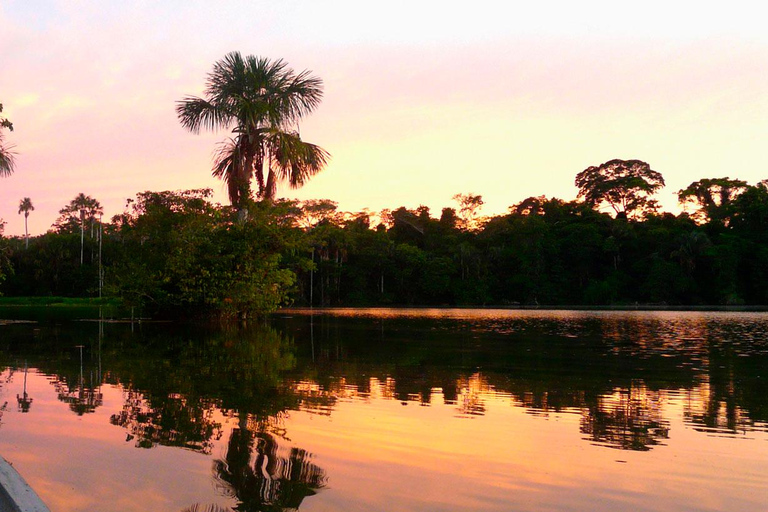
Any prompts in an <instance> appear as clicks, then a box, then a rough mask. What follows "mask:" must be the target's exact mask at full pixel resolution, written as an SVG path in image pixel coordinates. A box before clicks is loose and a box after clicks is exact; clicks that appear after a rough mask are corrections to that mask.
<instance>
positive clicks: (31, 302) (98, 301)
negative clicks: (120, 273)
mask: <svg viewBox="0 0 768 512" xmlns="http://www.w3.org/2000/svg"><path fill="white" fill-rule="evenodd" d="M120 305H121V302H120V299H115V298H95V297H87V298H80V297H0V306H66V307H93V306H113V307H119V306H120Z"/></svg>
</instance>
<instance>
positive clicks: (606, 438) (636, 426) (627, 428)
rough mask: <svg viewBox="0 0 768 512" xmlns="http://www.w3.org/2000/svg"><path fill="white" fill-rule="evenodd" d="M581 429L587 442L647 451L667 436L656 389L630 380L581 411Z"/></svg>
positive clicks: (667, 426)
mask: <svg viewBox="0 0 768 512" xmlns="http://www.w3.org/2000/svg"><path fill="white" fill-rule="evenodd" d="M581 432H582V433H583V434H587V435H588V436H589V437H588V439H590V440H591V441H594V442H597V443H600V444H603V445H606V446H609V447H611V448H619V449H622V450H643V451H645V450H649V449H650V447H652V446H655V445H658V444H661V443H662V442H663V440H664V439H667V438H668V437H669V422H668V421H667V420H665V419H664V418H663V417H662V414H661V399H660V393H659V392H658V391H650V390H648V389H647V388H646V387H645V385H644V384H642V383H639V382H634V383H632V385H631V386H630V387H629V388H628V389H619V390H617V391H615V392H614V393H612V394H608V395H603V396H601V397H600V398H599V400H598V404H597V407H590V408H585V409H583V410H582V418H581Z"/></svg>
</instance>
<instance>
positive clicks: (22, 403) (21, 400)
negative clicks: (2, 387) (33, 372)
mask: <svg viewBox="0 0 768 512" xmlns="http://www.w3.org/2000/svg"><path fill="white" fill-rule="evenodd" d="M28 373H29V367H28V366H27V363H26V362H25V363H24V387H23V388H22V392H21V395H18V394H17V395H16V402H17V403H18V405H19V411H21V412H29V408H30V407H32V397H30V396H29V394H28V393H27V374H28Z"/></svg>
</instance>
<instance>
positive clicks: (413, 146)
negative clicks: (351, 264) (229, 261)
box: [0, 0, 768, 235]
mask: <svg viewBox="0 0 768 512" xmlns="http://www.w3.org/2000/svg"><path fill="white" fill-rule="evenodd" d="M756 5H758V3H757V2H739V1H736V2H730V3H728V4H727V6H726V4H724V3H716V4H712V5H711V6H709V5H708V4H707V3H700V2H669V1H668V0H665V1H657V0H651V1H647V2H643V3H633V4H626V3H625V2H615V1H611V2H608V1H590V0H586V1H581V2H573V1H564V2H559V1H558V2H554V1H550V2H537V3H534V2H525V3H522V2H491V1H482V0H478V1H475V2H471V3H467V2H451V1H440V2H438V1H428V0H424V1H420V2H413V1H408V2H405V1H399V0H389V1H387V2H377V1H373V0H371V1H370V2H361V1H359V0H355V1H331V0H328V1H323V0H306V1H296V0H293V1H292V0H287V1H282V2H274V1H273V2H262V1H258V0H247V1H246V0H243V1H235V0H231V1H227V2H210V1H197V0H166V1H163V2H157V1H142V0H137V1H133V2H103V1H99V0H93V1H88V0H62V1H58V0H36V1H34V2H30V1H28V0H0V103H2V104H3V106H4V112H3V114H2V115H3V116H5V117H7V118H8V119H9V120H11V121H12V122H13V123H14V128H15V129H14V131H13V132H12V133H7V132H6V143H7V144H11V145H13V146H14V151H15V152H16V161H17V167H16V171H15V173H14V174H13V175H12V176H11V177H7V178H0V218H2V219H4V220H5V221H6V222H7V225H6V229H5V234H6V235H23V233H24V219H23V216H22V215H19V214H18V206H19V202H20V200H21V199H22V198H23V197H30V198H31V200H32V202H33V204H34V206H35V211H34V212H32V213H31V215H30V217H29V230H30V233H31V234H40V233H44V232H45V231H47V230H48V229H49V228H50V226H51V224H52V223H53V222H54V221H55V219H56V217H57V216H58V211H59V210H60V209H61V208H62V207H63V206H64V205H66V204H67V203H68V202H69V201H70V200H72V199H73V198H74V197H75V196H76V195H77V194H78V193H80V192H83V193H85V194H87V195H90V196H92V197H95V198H96V199H98V200H99V201H100V202H101V203H102V205H103V206H104V210H105V216H106V217H111V216H112V215H115V214H117V213H121V212H122V211H123V209H124V206H125V201H126V199H128V198H130V197H134V196H135V194H136V193H138V192H142V191H146V190H152V191H160V190H179V189H190V188H203V187H210V188H212V189H213V190H214V192H215V196H214V197H215V200H216V201H219V202H221V203H227V202H228V201H227V197H226V191H225V188H224V186H223V185H222V183H221V182H219V181H217V180H216V179H214V178H213V177H211V164H212V157H213V152H214V150H215V148H216V144H217V142H218V141H220V140H223V139H224V138H225V137H226V136H227V135H228V133H227V132H225V131H222V132H217V133H201V134H197V135H196V134H192V133H190V132H188V131H185V130H184V129H183V128H182V127H181V125H180V124H179V122H178V119H177V118H176V113H175V105H176V102H177V101H179V100H181V99H182V98H184V97H185V96H188V95H198V96H199V95H202V92H203V88H204V85H205V79H206V75H207V73H208V72H210V70H211V68H212V66H213V64H214V63H215V62H216V61H217V60H218V59H221V58H222V57H223V56H224V55H226V54H227V53H228V52H230V51H240V52H241V53H243V54H245V55H249V54H252V55H259V56H264V57H268V58H271V59H278V58H282V59H285V60H286V61H287V62H288V64H289V65H290V66H291V67H293V69H295V70H297V71H300V70H304V69H308V70H311V71H312V72H313V73H314V74H315V75H317V76H319V77H320V78H322V79H323V81H324V91H325V96H324V99H323V102H322V103H321V105H320V106H319V107H318V108H317V109H316V111H315V112H313V113H312V114H311V115H310V116H308V117H307V118H305V119H304V120H303V122H302V124H301V135H302V138H303V139H304V140H306V141H308V142H312V143H314V144H318V145H320V146H322V147H323V148H325V149H326V150H327V151H329V152H330V153H331V155H332V159H331V162H330V164H329V165H328V166H327V168H326V169H325V170H324V171H323V172H322V173H321V174H319V175H317V176H316V177H314V178H313V179H312V180H311V181H310V182H309V183H308V184H307V185H305V186H304V187H303V188H302V189H299V190H291V189H288V188H287V187H282V188H279V189H278V195H279V196H282V197H289V198H294V197H295V198H299V199H312V198H314V199H319V198H328V199H332V200H335V201H337V202H338V203H339V208H340V209H341V210H345V211H358V210H361V209H363V208H369V209H370V210H371V211H378V210H381V209H383V208H390V209H395V208H397V207H399V206H406V207H408V208H416V207H418V206H419V205H426V206H429V207H430V208H431V209H432V214H433V215H434V216H439V214H440V210H441V209H442V208H443V207H446V206H455V204H456V203H455V202H454V201H453V200H452V197H453V196H454V195H455V194H458V193H473V194H479V195H481V196H482V197H483V199H484V201H485V206H484V209H483V213H484V214H486V215H492V214H499V213H504V212H505V211H506V210H507V208H508V207H509V206H511V205H513V204H515V203H518V202H520V201H522V200H523V199H525V198H526V197H529V196H538V195H542V194H543V195H546V196H548V197H553V196H554V197H560V198H562V199H565V200H572V199H574V198H575V197H576V194H577V189H576V187H575V186H574V184H573V182H574V178H575V176H576V174H577V173H579V172H580V171H582V170H584V169H585V168H587V167H589V166H592V165H599V164H600V163H602V162H605V161H608V160H611V159H614V158H621V159H641V160H644V161H646V162H648V163H649V164H650V165H651V167H652V168H653V169H654V170H656V171H658V172H660V173H661V174H662V175H663V176H664V178H665V180H666V183H667V185H666V187H665V188H664V189H663V191H662V192H661V193H660V194H659V195H658V198H659V199H660V201H661V203H662V205H663V207H664V208H665V209H667V210H669V211H679V210H678V207H677V201H676V192H677V191H678V190H680V189H681V188H685V187H686V186H687V185H688V184H690V183H691V182H693V181H695V180H698V179H701V178H713V177H724V176H728V177H731V178H739V179H743V180H746V181H748V182H749V183H753V184H754V183H756V182H757V181H760V180H762V179H766V178H768V147H767V146H766V136H767V135H768V31H766V30H765V27H764V20H765V19H766V12H765V11H766V10H767V9H768V8H763V7H759V6H758V7H756Z"/></svg>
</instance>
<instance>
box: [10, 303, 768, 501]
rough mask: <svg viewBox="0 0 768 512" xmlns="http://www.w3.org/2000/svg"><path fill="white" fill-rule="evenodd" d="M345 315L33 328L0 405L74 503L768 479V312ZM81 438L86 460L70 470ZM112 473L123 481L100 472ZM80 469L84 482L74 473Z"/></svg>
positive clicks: (764, 484) (557, 490)
mask: <svg viewBox="0 0 768 512" xmlns="http://www.w3.org/2000/svg"><path fill="white" fill-rule="evenodd" d="M481 317H482V315H481ZM345 318H346V320H345V321H344V322H339V321H337V320H335V319H317V318H316V317H314V318H313V317H309V318H305V317H297V318H292V319H286V321H283V322H280V321H276V322H275V323H274V325H273V326H271V327H267V326H259V327H257V328H255V329H250V330H247V329H243V330H239V329H234V330H226V331H221V332H219V331H217V332H213V333H204V334H203V335H200V334H199V333H195V334H190V333H189V332H187V331H181V332H165V331H161V330H158V331H157V332H152V331H151V330H150V328H146V329H147V330H146V331H145V332H142V333H139V334H138V335H137V334H136V333H132V332H130V331H128V330H126V329H122V330H121V329H120V326H109V327H108V328H107V329H106V333H105V334H102V332H101V331H99V335H98V336H96V337H93V338H88V337H87V336H90V334H86V335H83V333H82V331H78V332H77V333H73V334H72V341H73V343H71V344H70V348H67V347H63V348H62V346H61V344H60V340H61V339H62V337H64V336H65V334H66V333H63V331H62V328H61V327H56V331H55V334H56V336H49V335H48V333H47V332H46V330H45V328H44V327H43V328H40V330H39V334H38V335H37V338H38V339H39V340H40V341H39V342H38V344H37V345H34V344H29V343H28V342H27V341H25V343H24V344H21V343H20V344H19V347H12V348H13V349H14V350H16V351H17V352H13V353H12V352H10V351H9V352H8V354H6V355H8V357H6V358H5V359H4V360H10V359H11V356H12V357H13V358H15V360H17V361H21V362H23V361H24V360H27V359H28V360H29V361H30V364H29V371H28V372H25V371H24V367H25V365H23V364H21V363H16V364H8V365H7V369H6V371H5V373H4V374H3V375H2V380H1V381H0V394H3V393H4V394H5V395H7V396H9V397H14V396H15V397H17V401H18V397H22V398H23V399H24V400H28V401H29V404H32V403H33V401H34V406H22V403H21V402H18V403H19V408H18V411H17V410H16V408H13V407H12V408H10V410H9V409H8V408H7V402H6V404H5V405H4V406H3V407H2V408H0V414H2V416H0V449H4V450H7V451H9V452H10V453H11V454H12V455H14V457H16V458H17V460H19V461H20V465H21V467H23V468H24V470H25V472H27V473H28V474H29V479H30V480H31V481H32V482H33V485H35V486H36V487H38V486H39V487H40V488H41V489H43V492H48V496H52V497H53V498H52V499H54V500H56V502H55V504H56V507H55V508H56V509H57V510H64V511H67V510H72V511H75V510H93V509H97V508H98V507H96V508H94V503H95V502H97V501H95V500H96V497H99V499H106V497H108V496H111V498H110V499H113V500H116V499H117V498H116V497H115V496H116V494H115V493H116V492H119V493H122V494H123V495H124V496H134V497H135V496H137V495H139V494H140V495H141V496H142V497H143V498H144V500H145V501H144V502H141V503H142V505H141V506H139V505H136V506H135V507H133V506H132V505H129V504H127V503H126V502H127V501H131V500H128V499H127V498H126V500H124V501H125V502H124V501H120V505H119V506H118V505H115V507H114V509H115V510H143V509H147V508H152V507H148V506H147V504H148V503H154V504H155V505H154V508H155V509H165V510H171V509H173V510H189V511H192V510H197V511H202V510H208V511H216V512H220V511H222V510H223V511H229V510H238V511H250V510H270V511H283V510H298V509H299V508H301V509H302V510H305V509H306V510H315V509H316V510H337V509H360V510H362V509H370V510H385V509H387V507H390V506H391V507H393V508H395V509H398V510H437V509H441V510H509V509H518V510H537V509H547V508H549V509H563V508H568V507H571V508H573V509H576V510H579V509H582V510H583V509H585V508H584V507H587V506H589V508H590V509H594V510H615V509H617V507H618V508H622V507H624V508H625V509H643V508H649V501H647V500H651V501H654V502H656V501H659V502H662V501H663V502H664V503H667V505H665V506H664V507H661V508H660V509H663V510H676V509H679V508H680V507H681V506H684V505H685V503H687V502H688V501H686V500H689V501H690V500H694V501H693V502H695V503H696V506H697V507H698V508H703V509H712V510H720V509H724V508H723V507H722V506H720V505H719V504H718V502H717V499H719V498H715V497H713V496H710V495H708V494H706V493H704V494H702V493H699V494H698V495H696V496H690V495H686V494H685V493H686V492H689V491H687V490H686V489H689V488H692V487H697V488H704V487H705V488H707V489H710V488H711V489H713V492H716V493H718V496H722V497H723V499H725V497H727V498H728V499H729V500H731V501H732V503H731V504H733V503H740V502H739V500H747V502H746V504H744V503H742V505H745V506H742V507H741V508H740V509H742V510H758V509H759V508H756V507H755V506H754V505H755V504H756V503H760V502H761V501H763V500H768V491H765V490H766V489H768V478H766V477H765V476H763V475H765V474H766V472H765V471H762V470H761V468H763V469H764V468H765V466H764V461H765V460H766V457H768V451H767V450H766V448H765V447H766V446H768V443H766V442H765V441H768V421H767V420H768V387H767V386H766V383H765V379H764V377H763V373H764V368H766V367H768V366H767V365H766V363H768V358H767V356H766V354H768V352H766V350H765V347H766V345H768V329H766V326H768V318H762V317H757V318H751V319H750V318H738V317H737V319H736V321H729V320H728V319H724V318H723V317H717V316H715V317H711V316H707V315H689V316H685V315H682V316H679V317H672V318H669V317H667V316H664V315H655V314H651V315H648V316H642V317H633V316H631V315H630V316H626V315H624V316H621V315H608V316H607V317H606V318H601V317H599V316H595V315H592V314H587V315H581V316H579V315H575V314H572V313H569V314H563V315H559V314H558V315H553V316H551V317H548V316H546V315H544V314H541V313H537V314H536V315H527V316H525V317H524V318H521V319H518V320H519V321H518V320H515V319H513V318H506V317H503V316H502V317H486V318H485V319H486V320H487V321H488V322H490V323H491V324H493V325H495V327H494V328H493V329H489V328H488V326H487V325H486V324H484V323H483V321H482V318H480V319H478V318H469V319H468V320H466V321H465V320H463V319H462V320H461V321H459V322H458V323H457V322H455V321H454V320H451V321H450V322H448V323H445V322H442V321H441V322H433V321H432V320H429V319H428V320H429V321H425V320H424V319H423V318H421V317H418V318H417V319H416V320H413V321H412V320H408V321H407V322H401V320H399V319H398V318H384V319H378V320H372V319H371V318H370V317H365V318H363V319H362V320H363V321H362V322H360V321H359V320H360V319H359V318H357V317H354V316H349V317H345ZM761 332H762V334H761ZM675 333H678V334H679V336H678V337H675ZM6 339H11V340H12V339H13V338H8V337H7V338H6ZM19 339H23V340H27V339H26V338H21V337H20V338H19ZM743 339H749V340H750V341H749V342H748V343H747V342H744V341H743ZM46 340H54V341H46ZM81 340H85V341H81ZM78 342H80V343H83V344H84V355H83V359H82V362H79V360H78V357H79V355H78V354H77V351H76V350H75V349H74V348H72V347H76V346H77V344H78ZM47 343H49V344H47ZM22 356H23V357H22ZM78 363H79V364H78ZM102 370H103V373H102ZM27 373H29V375H28V376H27ZM27 377H28V378H29V383H28V382H27ZM3 400H4V398H2V397H1V396H0V403H2V401H3ZM17 412H18V413H24V414H23V415H22V414H16V413H17ZM723 442H726V443H728V444H727V445H726V444H718V443H723ZM25 443H28V444H25ZM75 447H76V448H75ZM135 448H141V449H142V450H136V449H135ZM606 448H610V449H606ZM69 449H71V450H75V449H76V450H78V452H79V451H83V453H85V454H89V455H87V456H86V455H84V456H83V457H84V458H87V460H88V461H89V464H92V465H93V467H88V466H87V465H80V466H76V467H77V468H78V471H75V472H73V470H72V467H73V464H76V461H73V460H72V457H71V455H69V456H67V453H68V452H67V450H69ZM619 451H621V453H620V452H619ZM706 457H711V458H712V459H713V460H716V463H714V464H713V465H712V468H711V469H710V468H709V466H707V464H712V463H711V461H710V462H707V460H708V459H706ZM129 459H130V460H132V461H133V462H131V463H130V464H135V466H131V465H129V463H128V462H127V461H128V460H129ZM25 460H26V461H27V462H25ZM681 461H685V463H682V462H681ZM43 462H44V463H43ZM617 462H619V463H626V464H631V467H630V466H628V468H630V469H627V470H622V469H620V468H616V467H615V465H616V463H617ZM25 464H26V465H25ZM81 473H82V474H81ZM126 473H131V474H130V475H126ZM144 473H146V475H144ZM662 473H663V474H665V475H666V478H667V480H660V479H659V477H658V475H659V474H662ZM716 474H719V475H726V476H719V477H717V479H716V478H715V476H714V475H716ZM111 475H114V480H110V482H111V484H110V485H112V486H114V487H115V488H116V489H117V490H116V491H114V492H113V491H111V490H110V489H108V488H107V487H109V486H106V485H97V484H96V482H100V481H101V480H100V479H102V478H109V479H111V478H113V476H111ZM116 475H122V476H119V477H118V476H116ZM731 475H732V476H731ZM25 476H26V474H25ZM75 478H77V480H73V479H75ZM121 478H122V479H124V480H126V481H127V482H129V483H126V482H121V481H120V479H121ZM142 478H143V479H144V480H145V481H146V482H145V483H143V484H137V482H141V481H142ZM89 482H91V483H89ZM182 482H187V483H184V484H183V483H182ZM417 482H418V484H417ZM643 482H653V485H651V484H648V485H646V484H645V483H643ZM81 486H91V487H88V489H89V491H88V492H89V493H91V494H92V495H93V496H91V497H88V496H84V495H83V494H77V496H75V495H74V494H61V493H62V492H63V491H62V489H64V488H66V489H70V490H71V489H79V488H80V487H81ZM142 486H143V487H142ZM203 488H205V489H212V490H210V491H205V492H202V493H201V491H200V489H203ZM441 489H443V490H441ZM761 489H762V491H761ZM67 492H69V491H67ZM707 492H709V491H707ZM206 493H208V494H206ZM171 494H173V496H175V497H174V498H173V501H172V503H173V506H171V505H170V504H169V503H171V502H170V501H169V502H162V500H161V501H152V500H158V496H165V495H169V496H170V495H171ZM63 496H67V497H66V498H64V497H63ZM744 496H749V497H748V498H744ZM132 500H133V498H132ZM146 500H149V501H146ZM750 500H751V501H750ZM133 501H136V502H137V503H139V501H138V500H133ZM526 503H527V504H529V505H530V506H528V505H526ZM601 503H602V505H601ZM579 504H581V505H579ZM512 505H514V506H512ZM141 507H144V508H141Z"/></svg>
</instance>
